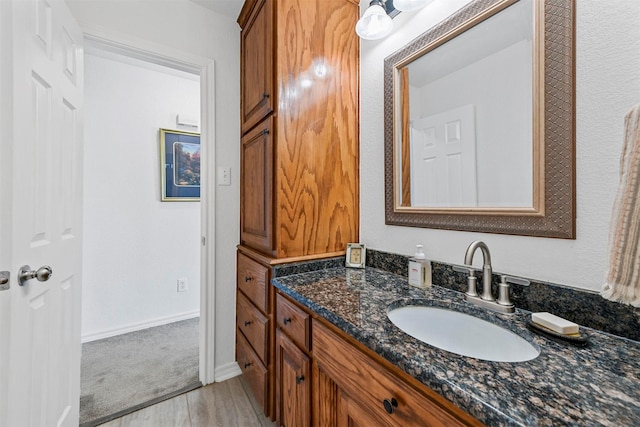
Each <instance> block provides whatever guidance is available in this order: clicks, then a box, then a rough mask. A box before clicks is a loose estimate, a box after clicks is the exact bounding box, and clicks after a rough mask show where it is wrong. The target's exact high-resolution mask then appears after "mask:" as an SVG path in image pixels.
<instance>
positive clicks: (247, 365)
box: [244, 362, 253, 369]
mask: <svg viewBox="0 0 640 427" xmlns="http://www.w3.org/2000/svg"><path fill="white" fill-rule="evenodd" d="M251 365H253V363H251V362H247V363H245V364H244V369H247V368H248V367H249V366H251Z"/></svg>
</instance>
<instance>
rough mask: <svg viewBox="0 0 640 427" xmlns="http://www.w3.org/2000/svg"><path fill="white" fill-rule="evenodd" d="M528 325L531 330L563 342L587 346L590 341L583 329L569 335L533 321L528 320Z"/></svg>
mask: <svg viewBox="0 0 640 427" xmlns="http://www.w3.org/2000/svg"><path fill="white" fill-rule="evenodd" d="M527 327H528V328H529V330H530V331H531V332H534V333H537V334H540V335H542V336H545V337H547V338H549V339H552V340H554V341H556V342H559V343H561V344H571V345H575V346H577V347H586V345H587V344H588V343H589V338H588V337H587V335H586V334H585V333H584V332H582V331H578V332H577V333H575V334H568V335H567V334H560V333H558V332H556V331H552V330H551V329H549V328H545V327H544V326H542V325H539V324H537V323H534V322H533V321H528V322H527Z"/></svg>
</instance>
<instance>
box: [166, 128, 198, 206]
mask: <svg viewBox="0 0 640 427" xmlns="http://www.w3.org/2000/svg"><path fill="white" fill-rule="evenodd" d="M159 135H160V176H161V181H162V183H161V188H160V194H161V201H163V202H198V201H200V134H199V133H193V132H184V131H178V130H170V129H163V128H160V131H159Z"/></svg>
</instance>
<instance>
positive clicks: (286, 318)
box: [282, 317, 291, 325]
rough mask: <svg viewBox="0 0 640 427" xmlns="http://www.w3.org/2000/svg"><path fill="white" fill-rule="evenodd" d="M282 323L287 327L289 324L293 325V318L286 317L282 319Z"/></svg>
mask: <svg viewBox="0 0 640 427" xmlns="http://www.w3.org/2000/svg"><path fill="white" fill-rule="evenodd" d="M282 322H283V323H284V324H285V325H286V324H287V323H291V317H285V318H284V319H282Z"/></svg>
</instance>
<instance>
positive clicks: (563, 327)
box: [531, 311, 580, 335]
mask: <svg viewBox="0 0 640 427" xmlns="http://www.w3.org/2000/svg"><path fill="white" fill-rule="evenodd" d="M531 321H532V322H534V323H537V324H538V325H542V326H544V327H545V328H548V329H551V330H552V331H554V332H557V333H559V334H564V335H570V334H577V333H580V328H579V327H578V325H577V324H576V323H573V322H571V321H569V320H567V319H563V318H562V317H559V316H556V315H555V314H551V313H547V312H546V311H544V312H541V313H531Z"/></svg>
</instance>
